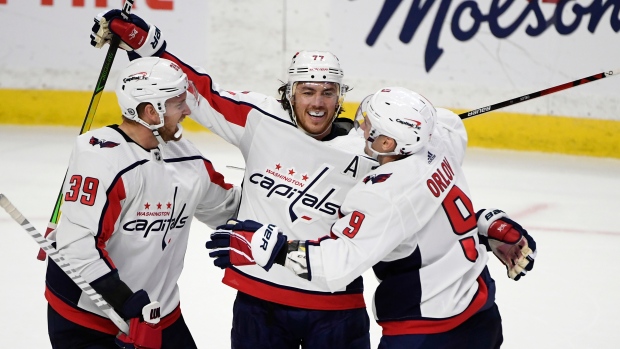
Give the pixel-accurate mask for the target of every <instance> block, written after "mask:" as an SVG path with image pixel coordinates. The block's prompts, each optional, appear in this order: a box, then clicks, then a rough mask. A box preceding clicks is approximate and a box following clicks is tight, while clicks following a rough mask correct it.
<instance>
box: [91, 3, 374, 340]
mask: <svg viewBox="0 0 620 349" xmlns="http://www.w3.org/2000/svg"><path fill="white" fill-rule="evenodd" d="M95 22H96V23H95V26H94V27H93V35H92V44H93V45H95V46H96V47H101V46H103V45H104V44H105V43H107V42H108V41H109V39H110V38H111V32H113V33H115V34H117V35H119V36H120V37H121V39H122V41H123V42H124V43H125V44H126V46H124V47H125V48H130V49H133V51H130V52H129V53H130V58H133V57H135V56H143V57H144V56H152V55H156V56H161V57H164V58H168V59H170V60H172V61H174V62H175V63H177V64H178V65H179V66H180V67H181V69H182V70H183V71H184V72H185V73H186V74H187V75H188V77H189V79H190V80H191V81H193V82H194V84H195V85H196V87H197V89H198V91H199V93H200V95H202V97H204V98H201V100H200V103H199V106H198V107H197V108H196V109H195V110H192V115H191V117H192V118H193V119H194V120H196V121H198V122H199V123H200V124H202V125H203V126H205V127H207V128H209V129H210V130H211V131H212V132H214V133H216V134H218V135H219V136H221V137H222V138H224V139H225V140H227V141H228V142H230V143H231V144H234V145H235V146H237V147H238V148H239V149H240V150H241V153H242V155H243V157H244V159H245V175H244V180H243V189H242V199H241V205H240V208H239V212H238V218H239V219H253V220H258V221H267V222H276V223H277V224H278V225H279V226H282V227H286V229H287V231H288V232H290V233H289V234H290V235H291V236H292V237H294V238H295V239H301V240H306V239H313V238H319V237H320V236H321V235H323V234H324V232H325V231H326V230H328V229H329V227H330V226H331V224H332V223H333V222H334V221H335V220H336V219H337V218H338V210H339V207H340V205H341V204H342V201H343V199H344V196H345V194H346V192H347V191H348V190H349V189H350V188H351V187H353V185H354V184H355V183H357V182H359V180H360V179H361V178H363V176H364V175H365V174H366V173H367V172H369V171H370V169H371V168H372V167H374V166H376V165H377V162H376V161H375V160H374V159H371V158H369V157H367V156H366V155H365V154H364V153H363V144H364V141H363V139H362V138H361V137H359V136H353V135H351V136H349V135H348V131H349V129H350V128H351V127H352V122H351V120H348V119H344V120H342V119H339V118H337V116H338V114H339V113H340V112H341V106H342V102H343V100H344V97H345V93H346V92H347V86H346V85H345V84H344V83H343V72H342V69H341V68H340V64H339V62H338V59H337V58H336V56H334V55H333V54H331V53H329V52H324V51H301V52H299V53H297V54H296V55H295V56H294V57H293V59H292V62H291V65H290V68H289V74H288V81H287V83H286V84H285V85H284V86H282V87H281V88H280V90H279V92H280V94H281V97H282V99H281V100H277V99H276V98H273V97H270V96H266V95H264V94H260V93H255V92H247V91H246V92H230V91H226V90H224V89H223V88H221V87H220V86H219V85H218V84H216V83H215V82H213V81H212V79H211V77H210V76H209V75H207V74H204V73H199V72H198V71H197V70H196V69H194V68H192V67H190V66H189V65H187V64H186V63H184V62H182V61H181V60H180V59H178V58H177V57H175V56H173V55H172V54H170V53H168V52H166V51H165V46H166V44H165V41H164V39H163V37H162V35H161V32H160V31H159V30H158V29H157V28H156V27H155V26H149V25H147V24H146V23H145V22H144V21H143V20H141V19H140V18H139V17H137V16H135V15H131V22H127V21H124V20H123V19H122V17H121V16H120V12H119V11H117V10H114V11H110V12H107V13H105V14H103V15H100V16H98V17H97V18H96V19H95ZM223 282H224V283H225V284H227V285H229V286H231V287H233V288H235V289H237V290H238V293H237V297H236V299H235V304H234V308H233V324H232V331H231V344H232V347H233V348H252V349H259V348H270V349H278V348H299V346H300V345H303V347H304V348H307V349H311V348H369V347H370V320H369V317H368V313H367V311H366V305H365V302H364V297H363V284H362V279H361V277H359V278H357V279H355V280H352V282H351V283H350V284H348V285H343V286H342V287H341V288H340V289H338V290H334V292H333V293H332V292H329V290H327V289H324V288H321V287H319V286H318V285H315V284H313V283H311V282H310V281H308V280H305V279H301V278H299V277H297V276H295V275H292V274H291V273H290V272H289V271H288V270H287V269H285V268H284V267H281V266H278V267H276V268H274V269H273V270H272V271H271V272H269V273H267V272H266V271H265V270H263V269H262V268H261V267H259V266H257V265H248V266H239V267H232V268H227V269H226V271H225V275H224V278H223Z"/></svg>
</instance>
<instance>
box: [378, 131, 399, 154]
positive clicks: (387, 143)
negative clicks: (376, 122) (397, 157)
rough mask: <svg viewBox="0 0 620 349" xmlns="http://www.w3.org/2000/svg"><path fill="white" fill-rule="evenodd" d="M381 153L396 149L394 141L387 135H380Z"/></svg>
mask: <svg viewBox="0 0 620 349" xmlns="http://www.w3.org/2000/svg"><path fill="white" fill-rule="evenodd" d="M381 138H382V139H381V144H380V145H381V151H380V152H381V153H389V152H392V151H393V150H394V149H396V141H395V140H394V138H391V137H388V136H383V135H382V136H381Z"/></svg>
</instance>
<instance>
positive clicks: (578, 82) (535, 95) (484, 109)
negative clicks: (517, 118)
mask: <svg viewBox="0 0 620 349" xmlns="http://www.w3.org/2000/svg"><path fill="white" fill-rule="evenodd" d="M615 75H620V69H616V70H609V71H606V72H602V73H598V74H594V75H591V76H588V77H585V78H581V79H578V80H575V81H571V82H567V83H565V84H561V85H557V86H554V87H550V88H547V89H544V90H540V91H537V92H533V93H530V94H527V95H523V96H521V97H517V98H513V99H509V100H507V101H503V102H499V103H495V104H491V105H488V106H486V107H482V108H478V109H475V110H472V111H468V112H465V113H462V114H459V117H460V118H461V119H467V118H470V117H472V116H476V115H480V114H484V113H488V112H490V111H493V110H497V109H501V108H504V107H508V106H511V105H515V104H518V103H521V102H525V101H529V100H532V99H534V98H538V97H541V96H545V95H549V94H552V93H555V92H558V91H562V90H566V89H569V88H571V87H575V86H579V85H583V84H587V83H589V82H592V81H597V80H600V79H604V78H606V77H609V76H615Z"/></svg>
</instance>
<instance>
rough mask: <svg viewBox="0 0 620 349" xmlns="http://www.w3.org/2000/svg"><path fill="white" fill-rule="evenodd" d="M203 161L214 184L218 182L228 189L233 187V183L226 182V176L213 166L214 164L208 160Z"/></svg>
mask: <svg viewBox="0 0 620 349" xmlns="http://www.w3.org/2000/svg"><path fill="white" fill-rule="evenodd" d="M203 161H204V164H205V167H206V168H207V172H208V173H209V178H210V179H211V182H212V183H213V184H217V185H219V186H220V187H222V188H224V189H226V190H229V189H232V187H233V185H232V184H230V183H226V181H225V180H224V176H223V175H222V174H221V173H219V172H217V171H216V170H215V169H214V168H213V164H211V163H210V162H209V161H206V160H203Z"/></svg>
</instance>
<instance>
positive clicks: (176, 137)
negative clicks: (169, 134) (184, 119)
mask: <svg viewBox="0 0 620 349" xmlns="http://www.w3.org/2000/svg"><path fill="white" fill-rule="evenodd" d="M177 128H178V130H177V132H175V133H174V139H179V138H181V136H182V135H183V125H181V123H178V124H177Z"/></svg>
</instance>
